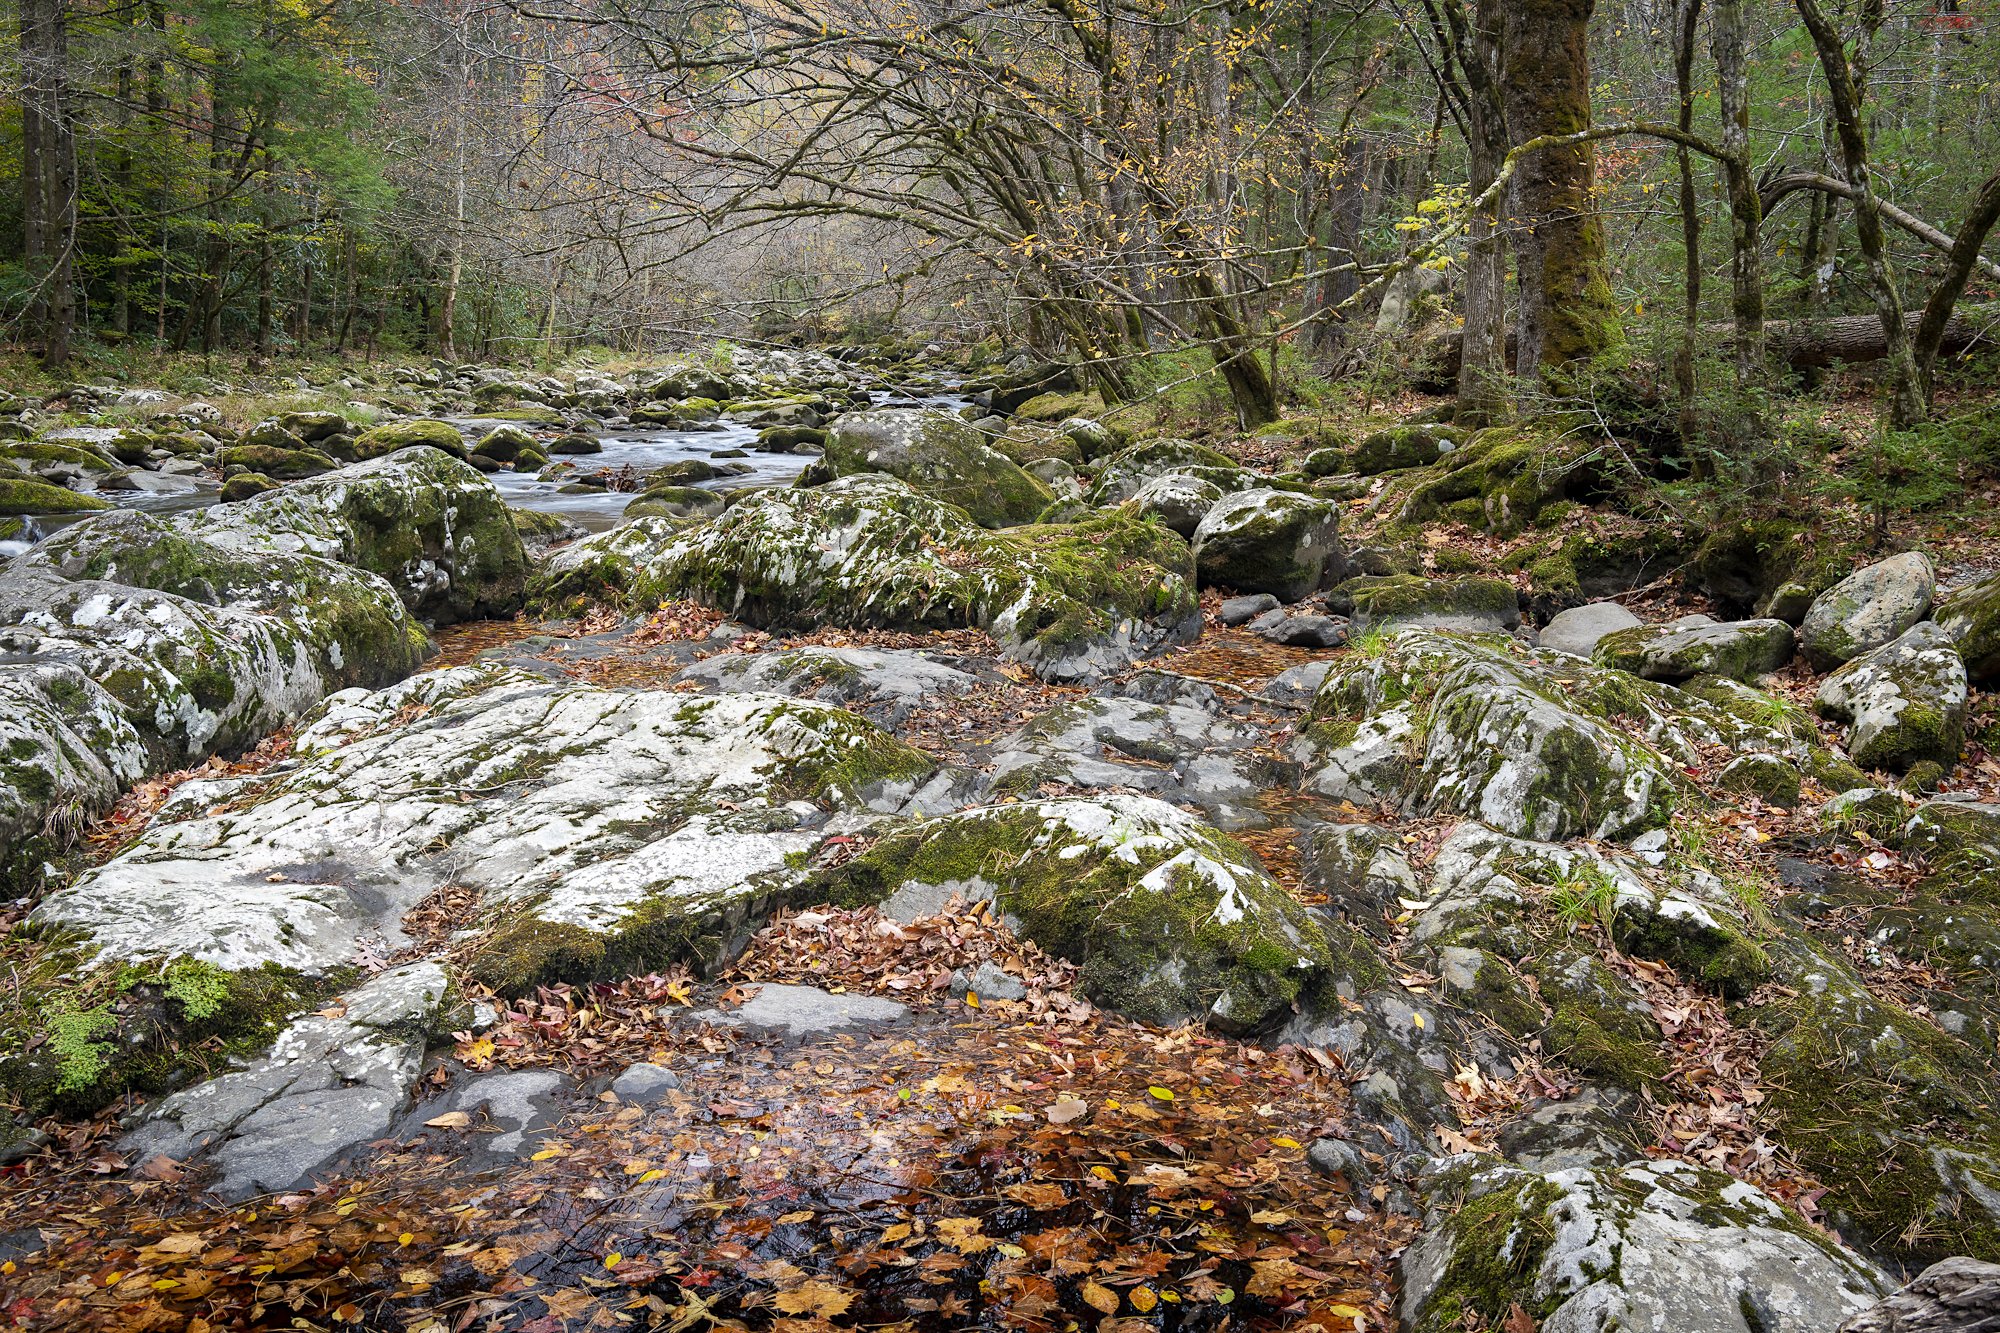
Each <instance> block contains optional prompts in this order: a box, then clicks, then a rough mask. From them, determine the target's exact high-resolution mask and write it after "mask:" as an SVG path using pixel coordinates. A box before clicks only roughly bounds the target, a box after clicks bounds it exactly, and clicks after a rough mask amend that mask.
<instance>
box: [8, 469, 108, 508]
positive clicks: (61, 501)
mask: <svg viewBox="0 0 2000 1333" xmlns="http://www.w3.org/2000/svg"><path fill="white" fill-rule="evenodd" d="M109 508H111V502H110V501H109V500H103V499H99V498H98V497H97V496H95V495H79V494H77V493H76V492H75V491H72V490H65V489H64V488H63V487H61V486H51V485H49V484H48V483H47V482H45V481H35V480H34V479H32V478H29V477H8V476H0V515H13V514H88V513H92V512H95V511H96V510H100V509H109Z"/></svg>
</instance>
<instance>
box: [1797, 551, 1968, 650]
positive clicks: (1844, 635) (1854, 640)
mask: <svg viewBox="0 0 2000 1333" xmlns="http://www.w3.org/2000/svg"><path fill="white" fill-rule="evenodd" d="M1936 591H1937V571H1936V569H1935V568H1933V566H1932V565H1931V561H1930V557H1929V556H1927V555H1925V554H1923V553H1922V552H1921V551H1905V552H1904V553H1903V554H1901V555H1895V556H1890V557H1889V558H1888V559H1887V560H1883V561H1879V562H1877V563H1875V564H1872V565H1870V566H1868V567H1867V568H1866V569H1860V570H1856V571H1855V572H1854V573H1852V574H1850V575H1848V576H1847V577H1846V578H1844V579H1842V580H1841V581H1840V582H1838V583H1836V584H1834V585H1833V586H1832V587H1831V588H1828V589H1827V590H1826V591H1825V592H1823V593H1821V594H1820V595H1819V596H1818V597H1815V598H1814V599H1813V603H1812V606H1811V607H1810V608H1809V609H1808V610H1807V611H1806V618H1805V620H1804V622H1803V623H1802V624H1800V626H1799V650H1800V651H1801V652H1803V653H1804V654H1805V658H1806V661H1808V662H1810V663H1812V665H1813V666H1814V667H1815V668H1816V669H1818V670H1820V671H1831V670H1832V669H1833V668H1834V667H1837V666H1839V665H1840V664H1841V663H1842V662H1848V661H1852V660H1853V659H1854V658H1857V657H1859V656H1861V654H1863V653H1865V652H1868V651H1869V650H1871V649H1874V648H1880V647H1882V646H1883V645H1884V644H1886V643H1889V642H1890V641H1891V640H1893V639H1896V638H1898V637H1900V636H1901V635H1902V633H1903V632H1904V631H1905V630H1907V629H1909V628H1910V626H1912V625H1914V624H1916V623H1917V622H1918V621H1920V620H1922V619H1923V618H1924V617H1925V616H1926V615H1928V614H1930V609H1931V598H1932V596H1933V595H1934V594H1935V593H1936Z"/></svg>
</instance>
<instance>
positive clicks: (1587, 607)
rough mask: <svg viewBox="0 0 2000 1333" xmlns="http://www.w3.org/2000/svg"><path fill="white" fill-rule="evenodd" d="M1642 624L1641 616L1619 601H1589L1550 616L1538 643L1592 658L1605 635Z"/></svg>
mask: <svg viewBox="0 0 2000 1333" xmlns="http://www.w3.org/2000/svg"><path fill="white" fill-rule="evenodd" d="M1640 623H1641V622H1640V620H1639V617H1637V616H1635V615H1633V614H1632V613H1631V612H1630V611H1628V610H1626V609H1625V608H1624V607H1623V606H1621V605H1619V604H1618V603H1617V602H1587V603H1585V604H1584V605H1582V606H1572V607H1571V608H1570V609H1569V610H1567V611H1558V612H1557V613H1556V614H1555V615H1553V616H1551V617H1550V618H1549V623H1548V624H1546V625H1544V626H1542V633H1541V638H1540V640H1539V642H1540V643H1541V645H1542V647H1544V648H1553V649H1555V650H1556V651H1557V652H1560V653H1569V654H1572V655H1573V656H1576V657H1589V656H1590V655H1591V653H1592V652H1593V651H1595V649H1596V648H1597V645H1598V642H1599V641H1600V640H1601V639H1603V638H1604V636H1605V635H1607V634H1613V633H1616V632H1617V631H1619V630H1622V629H1633V628H1635V627H1637V626H1638V625H1639V624H1640Z"/></svg>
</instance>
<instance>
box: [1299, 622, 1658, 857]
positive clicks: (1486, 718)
mask: <svg viewBox="0 0 2000 1333" xmlns="http://www.w3.org/2000/svg"><path fill="white" fill-rule="evenodd" d="M1592 684H1593V685H1594V686H1598V687H1602V685H1603V682H1601V681H1594V682H1592ZM1586 699H1587V696H1586ZM1585 702H1586V700H1580V699H1579V698H1578V697H1576V696H1575V695H1573V694H1571V693H1569V692H1567V691H1565V690H1564V689H1563V688H1562V686H1561V685H1560V684H1559V683H1558V679H1557V678H1556V677H1555V676H1553V675H1551V674H1549V673H1546V672H1544V671H1542V670H1540V669H1538V667H1537V666H1536V665H1535V664H1534V663H1532V662H1530V661H1525V660H1522V659H1519V658H1516V657H1514V656H1512V655H1510V654H1509V653H1508V652H1506V651H1505V650H1504V649H1502V648H1500V647H1498V646H1497V645H1489V643H1488V642H1486V641H1482V640H1478V639H1473V638H1466V637H1460V636H1457V635H1452V634H1446V633H1441V632H1437V631H1431V630H1404V631H1401V632H1400V633H1397V634H1395V635H1393V636H1391V637H1390V639H1389V640H1388V641H1387V642H1386V643H1384V644H1383V646H1382V650H1381V652H1380V653H1379V654H1378V655H1376V656H1373V657H1364V658H1361V659H1359V660H1355V661H1351V662H1342V663H1341V664H1339V665H1338V666H1336V667H1335V669H1334V670H1333V671H1331V672H1329V673H1328V674H1327V677H1326V680H1325V681H1324V682H1323V683H1322V684H1321V685H1320V688H1319V692H1318V693H1317V694H1316V695H1314V697H1313V703H1312V708H1311V711H1310V712H1309V714H1308V715H1307V719H1306V722H1305V725H1304V727H1303V728H1302V730H1301V733H1300V739H1299V741H1298V742H1297V743H1296V744H1295V747H1294V754H1295V757H1297V758H1299V759H1300V760H1302V761H1303V762H1304V763H1305V764H1306V767H1307V773H1306V785H1307V786H1308V787H1309V788H1310V789H1312V790H1315V791H1318V792H1321V793H1323V794H1325V795H1327V796H1331V797H1334V798H1336V799H1348V800H1352V801H1355V802H1356V803H1357V804H1361V803H1372V802H1375V801H1381V800H1387V801H1393V802H1396V803H1399V804H1401V805H1402V806H1403V807H1404V808H1405V809H1407V810H1409V811H1411V812H1412V813H1422V814H1432V813H1437V812H1440V811H1455V812H1458V813H1461V814H1466V815H1470V816H1472V817H1474V818H1477V819H1481V820H1483V821H1485V822H1486V823H1488V824H1490V825H1492V826H1493V827H1495V828H1498V829H1502V830H1505V831H1506V832H1509V833H1513V834H1517V835H1521V836H1525V837H1534V838H1542V839H1548V840H1555V841H1560V840H1562V839H1565V838H1572V837H1579V836H1589V837H1597V838H1617V837H1625V836H1630V835H1632V834H1636V833H1639V832H1641V831H1643V830H1645V829H1647V828H1651V827H1654V826H1656V825H1659V824H1661V823H1664V822H1665V820H1666V818H1667V815H1668V813H1669V811H1670V809H1671V807H1672V802H1673V798H1674V791H1675V781H1674V776H1673V768H1674V765H1673V764H1672V763H1671V762H1670V761H1669V760H1667V759H1666V758H1665V757H1664V756H1662V755H1661V754H1659V753H1657V752H1656V751H1654V750H1653V749H1651V748H1649V747H1648V746H1646V745H1644V744H1642V743H1640V742H1639V741H1636V740H1634V739H1633V738H1632V737H1631V736H1629V735H1627V734H1626V733H1625V732H1623V731H1620V730H1618V729H1616V728H1614V727H1611V726H1608V725H1607V724H1606V723H1605V722H1604V721H1602V720H1600V719H1599V718H1598V717H1596V716H1592V715H1591V714H1590V713H1588V712H1586V711H1584V707H1583V706H1582V705H1584V704H1585ZM1626 703H1627V701H1626V700H1624V699H1622V698H1621V699H1617V700H1615V701H1613V702H1612V703H1611V705H1610V706H1613V707H1623V706H1625V705H1626ZM1631 706H1633V707H1635V708H1643V707H1644V701H1643V698H1642V697H1641V698H1638V699H1635V700H1633V701H1631ZM1661 711H1663V712H1665V711H1670V710H1665V709H1662V710H1661Z"/></svg>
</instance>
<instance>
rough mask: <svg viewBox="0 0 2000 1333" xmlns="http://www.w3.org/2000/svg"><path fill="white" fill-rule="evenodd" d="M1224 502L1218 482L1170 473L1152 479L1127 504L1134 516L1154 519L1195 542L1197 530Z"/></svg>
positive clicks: (1179, 473)
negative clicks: (1208, 515) (1218, 505)
mask: <svg viewBox="0 0 2000 1333" xmlns="http://www.w3.org/2000/svg"><path fill="white" fill-rule="evenodd" d="M1220 499H1222V488H1221V487H1219V486H1217V485H1216V484H1215V483H1214V482H1212V481H1203V480H1202V479H1201V478H1200V477H1190V476H1188V475H1187V474H1185V473H1181V472H1169V473H1168V474H1167V475H1165V476H1163V477H1153V478H1151V479H1149V480H1148V481H1147V482H1146V484H1145V485H1143V486H1141V487H1140V488H1139V489H1138V491H1137V492H1135V493H1134V494H1133V496H1132V498H1131V499H1130V500H1127V501H1126V502H1125V504H1126V507H1127V508H1128V509H1129V510H1130V511H1131V512H1132V513H1134V514H1137V515H1139V516H1140V517H1142V518H1147V517H1150V518H1152V519H1153V520H1155V521H1156V522H1158V523H1159V524H1161V525H1162V526H1163V527H1167V528H1171V529H1173V530H1174V531H1175V532H1178V533H1179V534H1180V535H1181V536H1183V537H1186V538H1187V539H1188V540H1190V541H1192V540H1193V539H1194V533H1195V529H1196V528H1198V527H1200V526H1201V520H1202V519H1203V518H1205V517H1206V516H1207V514H1208V511H1209V510H1211V509H1213V508H1215V505H1216V502H1217V501H1219V500H1220Z"/></svg>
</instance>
